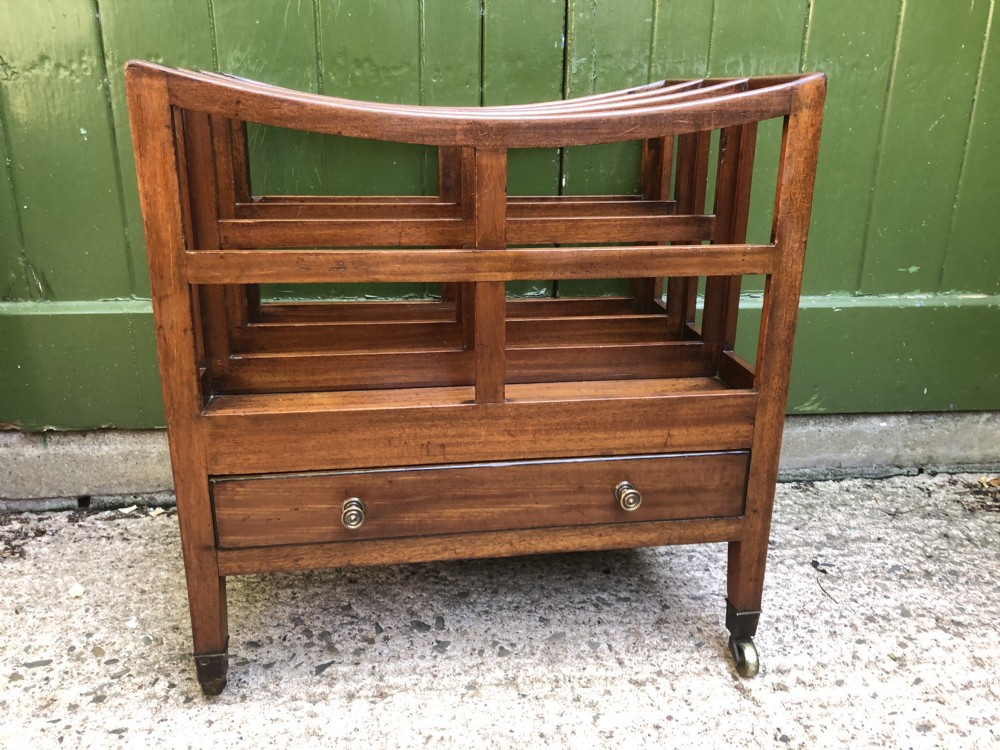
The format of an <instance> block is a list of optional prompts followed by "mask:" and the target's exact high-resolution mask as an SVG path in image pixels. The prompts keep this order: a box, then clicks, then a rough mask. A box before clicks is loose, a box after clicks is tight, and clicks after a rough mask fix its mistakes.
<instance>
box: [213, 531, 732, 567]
mask: <svg viewBox="0 0 1000 750" xmlns="http://www.w3.org/2000/svg"><path fill="white" fill-rule="evenodd" d="M742 531H743V520H742V519H741V518H713V519H710V520H692V521H659V522H657V521H653V522H650V523H630V524H624V525H623V524H614V525H610V526H586V527H583V528H580V527H574V526H568V527H559V528H551V529H530V530H527V531H496V532H482V533H478V534H447V535H443V536H430V537H417V538H414V539H406V540H402V539H387V540H377V539H376V540H366V541H362V542H340V543H338V544H301V545H295V546H293V547H265V548H261V549H245V550H220V551H219V566H220V570H221V571H222V572H223V574H224V575H243V574H247V573H269V572H275V571H283V572H294V571H299V570H314V569H316V568H333V567H343V566H348V565H395V564H400V563H416V562H431V561H433V560H463V559H472V558H478V557H515V556H518V555H532V554H542V553H553V552H581V551H595V550H605V549H629V548H633V547H657V546H662V545H666V544H703V543H706V542H728V541H732V540H734V539H739V538H740V535H741V533H742Z"/></svg>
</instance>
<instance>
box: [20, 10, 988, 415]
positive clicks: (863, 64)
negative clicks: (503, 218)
mask: <svg viewBox="0 0 1000 750" xmlns="http://www.w3.org/2000/svg"><path fill="white" fill-rule="evenodd" d="M995 3H996V0H979V1H978V2H971V1H970V2H956V1H955V0H878V2H862V1H861V0H755V2H746V1H745V0H714V1H713V2H707V1H706V0H619V1H616V2H613V3H612V2H597V0H506V1H505V2H501V1H500V0H452V1H450V2H440V1H439V2H432V1H430V0H411V1H410V2H399V1H398V0H396V1H394V2H389V0H377V1H375V2H370V1H366V0H312V1H311V2H310V0H297V2H294V3H292V2H289V3H268V2H263V0H258V1H256V2H246V1H245V0H173V2H170V3H154V2H148V1H147V0H142V1H140V0H48V1H47V2H44V3H14V2H4V3H0V424H2V425H5V426H15V427H21V428H23V429H30V430H36V429H42V428H46V427H51V428H59V429H81V428H93V427H101V426H115V427H121V428H142V427H154V426H159V425H161V424H162V423H163V414H162V406H161V404H160V398H159V383H158V377H157V372H156V361H155V355H154V346H153V340H152V336H153V333H152V322H151V315H150V306H149V301H148V297H149V282H148V279H147V277H146V266H145V250H144V247H143V241H142V222H141V216H140V214H139V209H138V201H137V197H136V189H135V176H134V164H133V160H132V154H131V144H130V140H129V133H128V118H127V112H126V109H125V99H124V90H123V81H122V66H123V64H124V62H125V61H126V60H128V59H130V58H133V57H136V58H145V59H151V60H157V61H162V62H165V63H168V64H176V65H184V66H191V67H201V68H213V69H218V70H225V71H229V72H233V73H237V74H241V75H247V76H251V77H255V78H258V79H261V80H264V81H269V82H273V83H277V84H281V85H285V86H291V87H293V88H297V89H303V90H309V91H318V92H321V93H326V94H339V95H344V96H350V97H356V98H362V99H373V100H379V101H398V102H411V103H424V104H461V105H468V104H480V103H482V104H507V103H516V102H526V101H538V100H548V99H553V98H557V97H563V96H580V95H584V94H590V93H594V92H600V91H607V90H611V89H615V88H620V87H623V86H628V85H631V84H637V83H642V82H645V81H648V80H656V79H658V78H663V77H685V76H703V75H715V76H725V75H745V74H764V73H787V72H792V71H798V70H822V71H824V72H826V73H827V74H828V75H829V78H830V90H829V99H828V108H827V119H826V126H825V130H824V135H823V150H822V157H821V163H820V172H819V176H818V184H817V193H816V209H815V215H814V220H813V226H812V234H811V239H810V244H809V257H808V262H807V267H806V280H805V288H804V294H805V297H804V298H803V303H802V315H801V323H800V327H799V333H798V337H797V350H796V360H795V367H794V372H793V383H792V392H791V395H790V398H789V404H788V408H789V411H790V412H792V413H796V412H799V413H802V412H828V413H832V412H877V411H936V410H973V409H1000V349H998V340H1000V210H998V208H997V204H998V199H1000V145H998V143H997V141H996V134H997V133H998V132H1000V39H998V38H997V34H998V33H1000V32H998V30H997V26H998V25H997V24H996V23H995V20H996V19H995ZM775 134H776V129H775V128H774V127H769V128H763V129H762V137H761V143H760V149H761V151H760V153H761V157H760V160H761V161H773V155H774V153H775V150H774V149H775V148H776V144H775V138H774V136H775ZM251 139H252V149H253V153H254V156H255V161H254V166H253V169H254V173H253V179H254V182H255V185H258V186H264V187H265V189H268V190H274V191H287V190H296V191H300V192H304V193H322V192H325V191H331V192H337V191H343V192H382V191H386V192H415V193H420V192H433V191H434V190H435V185H436V179H437V177H436V166H435V160H434V153H433V151H432V150H430V149H425V148H419V147H412V146H398V147H389V148H385V147H381V146H378V145H374V144H370V143H365V142H353V143H348V142H345V141H344V140H343V139H335V138H326V137H322V136H314V135H308V134H307V135H303V134H296V133H288V132H283V131H279V130H275V129H265V128H258V129H255V130H254V131H253V132H252V133H251ZM635 155H636V146H635V145H634V144H621V145H616V146H609V147H595V148H586V149H585V148H579V149H566V150H565V151H553V150H539V151H524V152H518V153H515V154H512V155H511V159H510V189H511V191H512V192H517V193H557V192H564V193H567V194H569V193H574V192H595V191H598V192H599V191H607V192H611V191H622V190H632V189H634V188H635V184H636V172H635V169H634V167H633V166H632V165H631V164H630V162H632V161H634V157H635ZM771 194H773V170H771V171H767V170H764V169H762V170H761V171H760V172H759V174H758V181H757V183H756V184H755V194H754V198H753V201H754V206H755V213H756V214H759V215H756V216H755V218H754V223H753V225H752V228H751V231H752V233H757V234H758V235H760V234H761V233H766V231H767V211H766V210H764V209H766V208H767V204H768V202H769V201H770V196H771ZM758 209H761V210H758ZM512 287H513V289H512V291H514V292H516V293H519V294H551V293H553V291H554V289H553V284H552V283H551V282H550V281H546V280H538V281H525V282H521V283H518V284H517V285H512ZM616 288H618V286H616V284H615V283H614V282H605V283H597V284H595V283H593V282H589V283H577V284H569V283H565V284H564V285H563V286H562V287H561V288H559V289H558V293H559V294H588V293H611V292H613V291H614V290H615V289H616ZM759 289H760V286H759V283H758V282H757V280H748V282H747V284H745V286H744V291H745V294H744V301H743V307H744V318H745V319H746V324H745V325H742V326H741V331H740V335H741V346H743V347H749V346H750V344H749V342H750V341H751V339H752V337H753V335H754V324H755V321H756V320H757V318H758V312H759V296H760V295H759ZM271 291H272V293H273V294H276V295H288V294H293V293H299V294H301V293H302V290H301V289H299V290H290V289H283V288H280V287H278V288H274V289H272V290H271ZM326 291H330V290H329V289H327V290H326ZM333 291H334V292H335V293H341V294H345V293H349V291H350V290H344V289H339V290H338V289H334V290H333ZM376 291H377V293H379V294H383V295H411V296H412V295H423V294H426V293H428V292H433V288H432V287H431V286H428V285H419V284H413V285H395V286H392V287H383V288H380V289H378V290H376Z"/></svg>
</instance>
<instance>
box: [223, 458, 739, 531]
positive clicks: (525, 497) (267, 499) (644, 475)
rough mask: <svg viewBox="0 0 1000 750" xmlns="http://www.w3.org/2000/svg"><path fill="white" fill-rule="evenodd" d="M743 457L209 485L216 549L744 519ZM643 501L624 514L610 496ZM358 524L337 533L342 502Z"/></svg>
mask: <svg viewBox="0 0 1000 750" xmlns="http://www.w3.org/2000/svg"><path fill="white" fill-rule="evenodd" d="M748 462H749V456H748V454H747V453H746V452H733V453H697V454H672V455H658V456H630V457H623V458H594V459H590V458H587V459H574V460H560V461H523V462H517V463H490V464H475V465H470V464H464V465H449V466H428V467H419V468H406V469H378V470H371V471H351V472H324V473H316V474H298V475H274V476H264V477H252V478H250V477H247V478H232V479H215V480H212V497H213V503H214V509H215V523H216V533H217V537H218V543H219V547H220V548H223V549H234V548H244V547H264V546H272V545H282V544H314V543H322V542H339V541H349V540H359V539H387V538H394V537H408V536H424V535H429V534H454V533H462V532H475V531H502V530H515V529H534V528H545V527H553V526H580V525H589V524H608V523H622V522H634V521H665V520H679V519H689V518H713V517H732V516H739V515H742V513H743V506H744V497H745V491H746V477H747V466H748ZM623 481H628V482H630V483H631V484H632V485H633V486H634V487H635V488H636V490H638V491H639V493H640V494H641V496H642V502H641V504H640V505H639V507H638V508H637V509H635V510H632V511H626V510H624V509H623V508H622V506H621V504H620V503H619V499H618V497H616V494H615V487H616V486H617V485H618V484H619V483H620V482H623ZM349 498H358V499H360V500H361V501H362V503H363V504H364V522H363V523H362V524H361V525H360V526H359V527H358V528H354V529H348V528H346V527H345V525H344V523H343V521H342V519H341V514H342V510H343V506H344V503H345V501H347V500H348V499H349Z"/></svg>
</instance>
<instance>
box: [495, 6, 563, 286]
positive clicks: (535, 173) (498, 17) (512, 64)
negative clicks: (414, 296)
mask: <svg viewBox="0 0 1000 750" xmlns="http://www.w3.org/2000/svg"><path fill="white" fill-rule="evenodd" d="M484 10H485V13H484V15H483V19H482V22H483V39H482V45H483V48H482V57H481V59H482V75H483V79H482V104H484V105H487V106H489V105H501V104H524V103H530V102H547V101H553V100H557V99H561V98H563V95H564V90H563V82H564V67H563V66H564V61H565V59H566V48H565V47H564V44H567V43H568V41H567V40H566V38H565V37H567V36H570V37H571V36H572V30H571V29H569V28H568V27H567V17H566V0H533V1H532V2H506V3H490V4H489V5H488V6H485V7H484ZM512 50H516V54H512ZM507 170H508V176H507V182H508V187H509V191H510V194H511V195H555V194H557V193H558V192H559V183H560V177H561V175H560V150H559V149H555V148H545V149H537V148H530V149H514V150H512V151H511V152H510V154H508V159H507ZM507 288H508V291H509V292H510V294H511V296H515V297H516V296H537V295H539V294H551V293H552V291H553V284H552V282H551V281H549V280H546V279H539V280H525V281H517V282H511V283H509V284H508V285H507Z"/></svg>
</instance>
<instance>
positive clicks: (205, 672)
mask: <svg viewBox="0 0 1000 750" xmlns="http://www.w3.org/2000/svg"><path fill="white" fill-rule="evenodd" d="M194 668H195V671H197V673H198V682H199V683H201V692H203V693H204V694H205V695H208V696H216V695H219V693H221V692H222V691H223V690H224V689H225V687H226V673H227V672H228V671H229V654H228V653H222V654H204V655H198V654H195V657H194Z"/></svg>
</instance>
